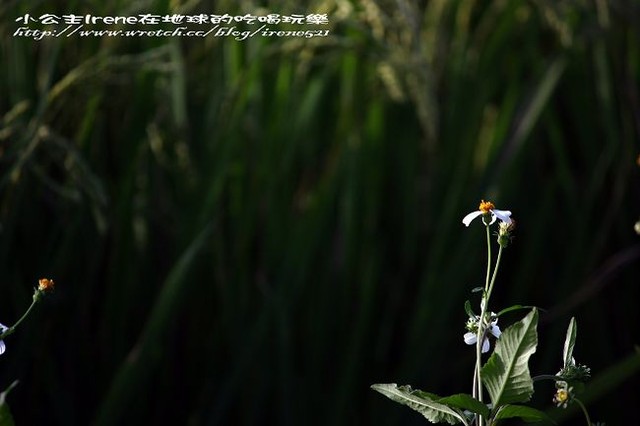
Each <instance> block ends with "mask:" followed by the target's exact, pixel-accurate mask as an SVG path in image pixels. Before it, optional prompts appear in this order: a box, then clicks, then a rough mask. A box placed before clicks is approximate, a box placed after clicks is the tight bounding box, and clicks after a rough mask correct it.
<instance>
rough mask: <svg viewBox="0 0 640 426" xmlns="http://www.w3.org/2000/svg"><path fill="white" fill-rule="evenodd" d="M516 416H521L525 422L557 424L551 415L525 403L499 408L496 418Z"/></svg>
mask: <svg viewBox="0 0 640 426" xmlns="http://www.w3.org/2000/svg"><path fill="white" fill-rule="evenodd" d="M514 417H519V418H521V419H522V420H524V421H525V422H545V423H547V424H549V423H552V424H555V422H554V421H553V420H552V419H551V417H549V416H547V415H546V414H545V413H543V412H542V411H540V410H536V409H535V408H531V407H525V406H524V405H504V406H502V407H501V408H500V409H499V410H498V413H497V414H496V417H495V418H494V420H501V419H511V418H514Z"/></svg>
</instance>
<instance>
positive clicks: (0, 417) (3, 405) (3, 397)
mask: <svg viewBox="0 0 640 426" xmlns="http://www.w3.org/2000/svg"><path fill="white" fill-rule="evenodd" d="M17 384H18V381H17V380H16V381H14V382H13V383H11V384H10V385H9V387H8V388H7V389H5V391H4V392H2V393H0V426H13V425H14V423H13V416H12V415H11V411H10V410H9V404H7V395H8V394H9V392H10V391H11V389H13V388H14V387H15V386H16V385H17Z"/></svg>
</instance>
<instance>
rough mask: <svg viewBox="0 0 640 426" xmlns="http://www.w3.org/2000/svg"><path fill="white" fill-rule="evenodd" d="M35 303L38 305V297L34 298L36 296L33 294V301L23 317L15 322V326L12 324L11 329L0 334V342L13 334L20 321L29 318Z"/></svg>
mask: <svg viewBox="0 0 640 426" xmlns="http://www.w3.org/2000/svg"><path fill="white" fill-rule="evenodd" d="M36 303H38V297H36V295H35V294H34V295H33V301H32V302H31V306H29V309H27V311H26V312H25V313H24V315H22V317H20V319H19V320H18V321H16V323H15V324H13V325H12V326H11V327H9V328H8V329H7V330H6V331H5V332H4V333H2V334H0V340H2V339H4V338H5V337H7V336H9V335H10V334H13V332H14V331H15V330H16V328H17V327H18V326H19V325H20V323H21V322H22V321H24V320H25V318H27V317H28V316H29V313H30V312H31V310H32V309H33V307H34V306H35V305H36Z"/></svg>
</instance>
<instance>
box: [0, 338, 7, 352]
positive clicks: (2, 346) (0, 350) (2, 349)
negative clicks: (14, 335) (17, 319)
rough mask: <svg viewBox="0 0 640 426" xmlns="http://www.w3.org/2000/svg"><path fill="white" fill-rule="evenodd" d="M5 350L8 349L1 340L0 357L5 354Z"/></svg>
mask: <svg viewBox="0 0 640 426" xmlns="http://www.w3.org/2000/svg"><path fill="white" fill-rule="evenodd" d="M5 349H7V347H6V346H5V345H4V340H0V355H2V354H3V353H4V351H5Z"/></svg>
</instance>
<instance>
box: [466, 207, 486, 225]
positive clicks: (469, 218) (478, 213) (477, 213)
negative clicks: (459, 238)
mask: <svg viewBox="0 0 640 426" xmlns="http://www.w3.org/2000/svg"><path fill="white" fill-rule="evenodd" d="M481 215H482V212H481V211H480V210H476V211H475V212H471V213H469V214H468V215H466V216H465V217H464V218H462V223H464V224H465V226H469V224H470V223H471V221H472V220H473V219H475V218H476V217H478V216H481Z"/></svg>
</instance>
